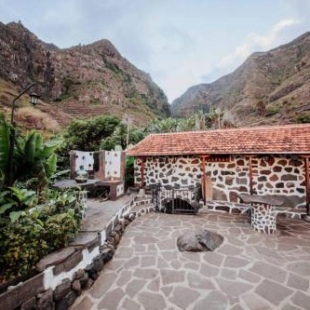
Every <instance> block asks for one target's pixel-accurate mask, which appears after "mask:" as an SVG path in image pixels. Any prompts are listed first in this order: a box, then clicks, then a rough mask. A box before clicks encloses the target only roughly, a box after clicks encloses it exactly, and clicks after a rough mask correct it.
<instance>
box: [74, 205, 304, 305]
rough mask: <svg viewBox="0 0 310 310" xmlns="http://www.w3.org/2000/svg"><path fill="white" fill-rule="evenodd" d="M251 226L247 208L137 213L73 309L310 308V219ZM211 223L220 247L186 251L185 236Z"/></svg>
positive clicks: (285, 219)
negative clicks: (271, 229)
mask: <svg viewBox="0 0 310 310" xmlns="http://www.w3.org/2000/svg"><path fill="white" fill-rule="evenodd" d="M277 226H278V230H277V231H276V233H275V234H273V235H265V234H261V233H258V232H255V231H253V230H252V229H251V227H250V223H249V218H248V216H246V215H232V214H227V213H220V212H210V211H208V212H207V211H206V210H205V209H202V210H201V211H199V213H198V215H197V216H191V215H168V214H162V213H149V214H146V215H144V216H142V217H139V218H137V219H135V220H134V221H133V222H132V223H131V224H130V225H128V227H127V228H126V231H125V233H124V235H123V237H122V239H121V241H120V243H119V246H118V249H117V250H116V253H115V255H114V258H113V259H112V261H110V262H109V263H108V264H107V265H106V266H105V268H104V269H103V270H102V272H101V274H100V276H99V278H98V279H97V280H96V281H95V283H94V285H93V286H92V288H91V289H89V290H88V291H84V292H83V293H82V295H81V296H80V297H79V298H78V299H77V300H76V302H75V303H74V305H73V306H72V308H71V309H73V310H85V309H92V310H95V309H130V310H133V309H140V310H142V309H147V310H152V309H154V310H155V309H156V310H158V309H171V310H172V309H192V310H198V309H203V310H205V309H211V310H212V309H234V310H237V309H283V310H289V309H310V297H309V295H310V286H309V282H310V264H309V261H310V223H308V222H305V221H303V220H294V219H287V218H284V217H279V219H278V222H277ZM197 229H209V230H211V231H215V232H217V233H220V234H221V235H222V236H224V242H223V244H222V245H221V246H220V247H219V248H218V249H216V250H215V251H214V252H203V253H189V252H179V251H178V249H177V245H176V239H177V237H178V236H180V235H181V234H183V233H184V232H186V231H188V230H197Z"/></svg>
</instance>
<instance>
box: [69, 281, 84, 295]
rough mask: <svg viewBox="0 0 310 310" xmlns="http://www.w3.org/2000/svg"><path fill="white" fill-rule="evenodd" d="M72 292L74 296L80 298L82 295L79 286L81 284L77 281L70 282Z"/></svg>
mask: <svg viewBox="0 0 310 310" xmlns="http://www.w3.org/2000/svg"><path fill="white" fill-rule="evenodd" d="M71 287H72V290H73V291H74V292H75V294H76V295H77V296H80V295H81V293H82V286H81V282H80V281H79V280H75V281H73V282H72V285H71Z"/></svg>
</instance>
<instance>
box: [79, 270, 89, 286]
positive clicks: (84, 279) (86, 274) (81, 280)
mask: <svg viewBox="0 0 310 310" xmlns="http://www.w3.org/2000/svg"><path fill="white" fill-rule="evenodd" d="M88 279H89V277H88V273H87V272H85V273H84V276H83V277H82V278H81V279H80V283H81V287H82V288H85V287H86V284H87V281H88Z"/></svg>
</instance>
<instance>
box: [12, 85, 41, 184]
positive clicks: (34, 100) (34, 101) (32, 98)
mask: <svg viewBox="0 0 310 310" xmlns="http://www.w3.org/2000/svg"><path fill="white" fill-rule="evenodd" d="M35 84H36V83H32V84H31V85H29V86H28V87H27V88H25V89H24V90H23V91H22V92H21V93H19V94H18V95H17V96H16V97H15V98H14V99H13V102H12V110H11V124H12V129H11V134H10V152H9V162H8V164H9V170H8V178H7V183H8V186H12V185H13V169H14V165H13V164H14V160H13V157H14V144H15V123H14V112H15V103H16V101H17V99H19V98H20V97H21V96H22V95H23V94H24V93H26V92H27V91H28V90H29V89H30V88H31V87H33V86H34V85H35ZM38 99H39V96H38V95H37V94H35V93H32V94H30V102H31V103H32V104H33V105H36V104H37V103H38Z"/></svg>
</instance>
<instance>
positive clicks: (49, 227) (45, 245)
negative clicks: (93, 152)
mask: <svg viewBox="0 0 310 310" xmlns="http://www.w3.org/2000/svg"><path fill="white" fill-rule="evenodd" d="M15 192H16V195H17V196H18V197H19V198H18V199H19V200H20V201H24V203H26V202H28V203H30V202H31V201H32V200H31V195H30V194H31V193H29V191H28V192H25V191H23V190H21V191H18V190H16V189H14V193H15ZM4 196H5V195H4ZM5 197H6V196H5ZM77 197H79V194H78V192H77V191H74V190H69V191H66V192H58V191H56V190H51V191H50V192H49V201H48V203H46V204H45V205H42V206H36V207H35V208H31V209H28V210H25V211H22V212H20V214H19V216H18V217H17V218H14V219H13V220H12V213H13V214H14V212H15V211H13V212H4V213H3V214H2V216H1V218H0V230H1V234H0V244H1V247H0V282H1V281H5V280H8V279H12V278H14V277H16V276H20V275H23V274H27V273H28V272H30V271H31V270H32V269H33V268H34V266H35V264H36V263H37V262H38V261H39V260H40V259H41V258H42V257H44V256H45V255H46V254H48V253H50V252H52V251H54V250H57V249H59V248H61V247H64V246H67V245H68V243H69V241H70V240H71V239H72V238H73V237H74V236H75V235H76V234H77V232H78V230H79V227H80V223H81V219H82V208H83V206H82V203H81V202H80V201H79V200H78V199H77Z"/></svg>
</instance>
